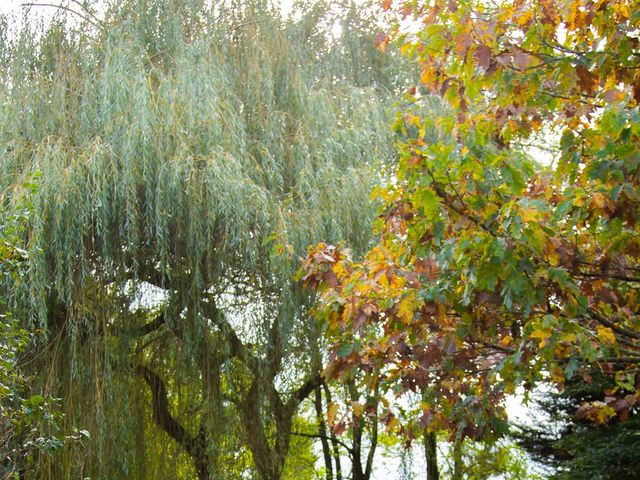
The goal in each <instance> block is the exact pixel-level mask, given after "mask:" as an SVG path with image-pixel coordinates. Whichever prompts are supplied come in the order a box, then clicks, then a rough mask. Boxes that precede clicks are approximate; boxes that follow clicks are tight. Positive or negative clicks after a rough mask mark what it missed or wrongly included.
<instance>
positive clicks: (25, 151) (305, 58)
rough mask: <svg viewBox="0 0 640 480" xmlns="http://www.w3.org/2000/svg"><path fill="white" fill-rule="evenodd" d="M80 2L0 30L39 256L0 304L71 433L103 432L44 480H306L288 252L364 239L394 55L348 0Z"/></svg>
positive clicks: (16, 154) (7, 106)
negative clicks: (338, 24)
mask: <svg viewBox="0 0 640 480" xmlns="http://www.w3.org/2000/svg"><path fill="white" fill-rule="evenodd" d="M72 10H73V11H76V12H79V13H80V14H81V15H71V14H70V13H69V11H67V10H64V11H60V12H59V13H60V15H57V16H55V17H54V19H53V20H52V21H51V22H50V23H47V24H44V25H42V26H39V24H38V23H37V22H34V21H30V20H28V19H27V21H25V22H24V24H23V27H22V29H20V30H16V29H15V28H14V27H13V25H14V24H13V23H12V22H11V21H10V20H9V19H7V18H5V19H3V20H2V22H0V33H1V39H2V40H1V41H0V58H1V59H2V60H1V61H0V80H1V81H0V95H1V96H2V101H1V102H0V188H1V189H2V192H3V197H2V198H3V206H4V208H7V209H12V208H17V207H16V206H15V201H14V199H16V198H19V197H20V196H21V192H22V191H23V190H24V189H25V182H27V183H28V182H30V181H31V179H32V178H33V175H34V172H39V179H38V182H37V183H38V189H37V191H35V192H34V193H33V195H32V197H31V198H30V201H31V202H32V211H33V213H32V215H31V216H30V217H29V218H28V219H25V222H24V226H23V234H22V235H21V236H20V237H21V242H22V244H21V247H22V248H23V249H24V251H25V252H26V254H27V257H28V258H27V260H25V261H26V262H27V263H28V265H27V267H26V268H25V274H24V276H22V277H21V279H20V285H19V286H18V285H17V284H16V283H15V281H14V280H15V279H13V278H11V277H7V278H4V279H3V280H4V281H3V289H4V292H5V293H6V294H7V295H8V297H7V298H9V305H8V308H10V309H11V310H12V311H13V312H14V315H15V318H18V319H20V320H21V322H22V325H23V326H25V327H27V328H30V329H32V330H38V329H39V330H40V331H42V332H44V333H43V334H42V335H40V340H39V341H40V343H39V344H38V345H37V350H35V351H34V352H33V355H32V357H31V358H30V361H29V365H30V368H31V371H32V372H38V382H39V386H40V388H41V389H42V391H43V392H46V394H47V395H50V396H53V397H60V398H62V399H63V408H64V412H65V414H66V415H65V417H64V422H65V425H63V427H64V428H66V429H70V428H71V427H72V426H76V425H77V426H80V427H82V428H84V429H86V430H88V431H89V432H91V441H90V442H88V443H87V448H86V450H85V455H83V456H81V457H78V456H77V455H76V454H75V452H73V451H71V450H70V449H65V450H63V451H62V452H61V453H59V454H58V455H57V456H56V457H55V458H48V457H47V458H45V457H42V458H41V459H39V460H38V461H37V462H36V465H35V469H36V470H35V472H34V473H33V474H34V475H35V476H36V477H37V478H76V477H78V478H84V477H85V476H91V478H109V479H117V478H139V479H142V478H155V479H163V478H167V479H168V478H171V479H175V478H194V476H196V475H197V476H198V478H224V479H232V478H241V477H242V478H246V476H247V475H250V476H256V475H259V476H260V477H262V478H265V479H277V478H282V476H283V475H285V476H286V475H295V476H296V477H300V473H287V472H288V470H287V468H296V464H295V462H294V463H293V464H292V465H291V466H287V465H285V464H286V462H287V455H288V452H289V449H290V447H292V440H291V432H292V430H293V429H294V427H295V425H297V424H296V422H297V420H296V419H295V415H296V411H297V410H298V407H299V405H300V403H301V402H302V401H303V400H304V399H305V398H306V397H307V396H309V395H310V394H311V392H312V391H313V389H314V388H316V387H318V386H319V385H320V382H321V379H320V377H319V369H320V364H321V347H322V340H321V338H320V337H319V334H318V332H317V329H316V327H315V324H314V322H310V321H308V319H307V307H308V303H309V302H308V295H307V294H305V293H303V292H301V291H300V288H299V286H298V285H296V284H295V283H294V282H293V280H292V276H293V272H294V271H295V269H296V268H297V262H298V260H297V257H296V255H302V254H303V253H304V251H305V248H306V246H307V245H309V244H310V243H312V242H314V241H317V239H318V238H330V239H332V240H334V241H338V240H340V239H348V241H349V242H350V243H351V244H353V245H356V246H357V248H360V249H364V247H365V246H366V245H367V243H368V241H369V238H370V236H371V233H370V221H371V218H372V212H373V210H372V206H371V204H370V202H369V200H368V192H369V191H370V189H371V187H372V184H373V182H375V178H376V175H375V174H374V172H375V169H376V168H377V166H378V165H381V164H383V163H385V162H388V161H389V160H390V158H391V152H392V149H391V146H392V138H391V132H390V130H389V128H388V126H387V124H388V121H387V112H388V107H389V106H390V104H391V103H390V102H391V100H390V95H389V92H390V90H391V89H392V88H393V86H394V85H396V84H398V83H400V82H401V81H402V79H403V78H404V74H403V71H404V70H403V67H402V65H401V62H399V61H398V60H397V58H396V59H394V58H393V57H391V56H387V55H384V56H383V55H382V54H381V53H380V52H378V51H376V50H375V49H374V47H373V36H374V31H373V28H374V24H373V23H372V21H371V19H369V18H368V17H367V15H366V14H365V12H364V11H359V10H358V9H355V8H352V7H349V5H348V3H346V4H345V5H341V4H334V5H333V6H331V8H330V7H329V5H327V4H323V3H318V2H309V3H308V4H302V5H300V6H299V9H298V10H296V11H294V13H293V14H292V16H291V18H290V19H287V18H285V17H283V16H282V15H281V13H280V10H279V9H278V8H277V6H274V5H272V4H271V3H269V2H267V1H260V0H256V1H247V2H235V1H230V2H222V3H220V2H203V1H190V2H184V1H168V0H140V1H138V0H131V1H125V2H121V1H118V2H111V3H103V4H102V8H101V9H92V8H91V7H90V6H86V5H85V8H84V9H82V8H81V5H80V4H79V3H78V4H76V5H74V7H73V9H72ZM338 16H340V17H341V18H343V19H345V24H346V25H348V27H347V28H345V29H344V30H343V33H342V34H341V35H335V34H334V33H332V26H333V25H334V23H335V21H336V19H337V18H338ZM292 448H297V449H298V451H299V453H300V455H302V457H301V458H304V455H306V454H310V448H311V447H310V440H308V439H306V440H305V439H304V438H296V440H295V442H294V443H293V447H292ZM312 458H313V456H312ZM308 463H310V464H311V465H310V466H309V465H307V466H306V467H307V468H310V469H311V471H313V470H314V466H313V461H309V462H308ZM298 466H299V465H298ZM292 472H295V470H293V471H292Z"/></svg>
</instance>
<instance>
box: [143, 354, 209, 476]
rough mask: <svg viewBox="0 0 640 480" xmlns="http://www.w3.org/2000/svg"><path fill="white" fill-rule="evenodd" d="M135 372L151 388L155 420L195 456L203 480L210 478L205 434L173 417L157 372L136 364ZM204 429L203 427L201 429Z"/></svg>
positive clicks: (162, 383) (199, 474)
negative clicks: (188, 429)
mask: <svg viewBox="0 0 640 480" xmlns="http://www.w3.org/2000/svg"><path fill="white" fill-rule="evenodd" d="M135 372H136V373H137V374H138V375H140V376H141V377H143V378H144V380H145V382H147V385H148V386H149V389H150V390H151V402H152V410H153V421H154V422H155V424H156V425H158V426H159V427H160V428H161V429H162V430H164V431H165V432H166V433H167V435H169V436H170V437H171V438H173V439H174V440H175V441H176V442H177V443H178V444H180V446H182V448H184V449H185V450H186V452H187V453H188V454H189V455H190V456H191V458H193V461H194V463H195V466H196V470H197V471H198V477H199V478H200V479H201V480H207V479H208V462H207V458H206V451H205V448H204V435H202V434H199V435H198V436H195V437H194V436H192V435H191V434H189V432H188V431H187V430H186V429H185V428H184V427H183V426H182V425H181V424H180V423H178V421H177V420H176V419H175V418H173V416H172V415H171V412H170V411H169V399H168V395H167V387H166V386H165V384H164V382H163V381H162V378H160V375H158V374H157V373H156V372H154V371H153V370H151V369H150V368H148V367H146V366H144V365H136V367H135ZM201 431H202V429H201Z"/></svg>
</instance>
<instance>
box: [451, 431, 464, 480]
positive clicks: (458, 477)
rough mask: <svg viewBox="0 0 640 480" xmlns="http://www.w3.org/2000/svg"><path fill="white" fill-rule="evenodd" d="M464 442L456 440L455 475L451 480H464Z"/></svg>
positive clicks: (454, 452) (454, 449)
mask: <svg viewBox="0 0 640 480" xmlns="http://www.w3.org/2000/svg"><path fill="white" fill-rule="evenodd" d="M462 445H463V443H462V441H461V440H456V441H455V442H454V443H453V475H452V476H451V480H462V471H463V469H464V463H463V461H462Z"/></svg>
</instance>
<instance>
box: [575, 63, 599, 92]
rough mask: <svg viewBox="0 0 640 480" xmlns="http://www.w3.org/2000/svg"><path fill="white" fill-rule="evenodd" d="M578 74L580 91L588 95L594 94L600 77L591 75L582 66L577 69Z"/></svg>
mask: <svg viewBox="0 0 640 480" xmlns="http://www.w3.org/2000/svg"><path fill="white" fill-rule="evenodd" d="M576 74H577V75H578V86H579V87H580V89H581V90H582V91H583V92H585V93H586V94H589V95H591V94H593V92H594V91H595V89H596V87H597V85H598V76H597V75H595V74H594V73H591V72H590V71H589V70H588V69H587V68H586V67H584V66H582V65H578V66H577V67H576Z"/></svg>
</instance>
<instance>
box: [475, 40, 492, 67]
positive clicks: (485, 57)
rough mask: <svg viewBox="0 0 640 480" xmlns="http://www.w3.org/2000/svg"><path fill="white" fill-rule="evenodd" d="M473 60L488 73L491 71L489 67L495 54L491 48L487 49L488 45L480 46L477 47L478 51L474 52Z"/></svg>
mask: <svg viewBox="0 0 640 480" xmlns="http://www.w3.org/2000/svg"><path fill="white" fill-rule="evenodd" d="M473 58H474V60H475V61H476V63H477V64H478V66H479V67H480V68H482V69H483V70H484V71H485V72H486V71H487V70H489V66H490V65H491V60H492V59H493V54H492V52H491V49H490V48H489V47H487V46H486V45H483V44H480V45H478V46H476V49H475V51H474V52H473Z"/></svg>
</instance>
